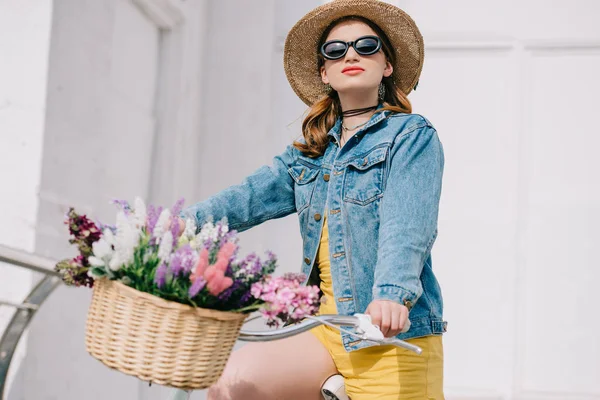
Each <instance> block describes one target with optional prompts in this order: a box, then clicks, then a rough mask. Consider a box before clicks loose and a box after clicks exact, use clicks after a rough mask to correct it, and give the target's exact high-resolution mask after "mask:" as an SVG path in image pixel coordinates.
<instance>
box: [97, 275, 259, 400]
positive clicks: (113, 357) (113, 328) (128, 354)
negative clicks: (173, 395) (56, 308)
mask: <svg viewBox="0 0 600 400" xmlns="http://www.w3.org/2000/svg"><path fill="white" fill-rule="evenodd" d="M246 317H247V314H242V313H234V312H224V311H217V310H209V309H204V308H194V307H191V306H187V305H184V304H180V303H176V302H172V301H168V300H164V299H161V298H159V297H157V296H154V295H151V294H148V293H143V292H140V291H138V290H136V289H133V288H131V287H128V286H126V285H124V284H122V283H120V282H118V281H111V280H108V279H105V278H103V279H98V280H96V281H95V283H94V291H93V297H92V303H91V305H90V309H89V312H88V318H87V326H86V341H85V344H86V349H87V351H88V352H89V353H90V354H91V355H92V356H93V357H95V358H97V359H98V360H100V361H101V362H103V363H104V364H105V365H107V366H109V367H111V368H114V369H116V370H118V371H121V372H123V373H125V374H128V375H133V376H136V377H138V378H140V379H142V380H144V381H149V382H152V383H157V384H160V385H165V386H171V387H176V388H180V389H190V390H192V389H204V388H207V387H209V386H211V385H212V384H213V383H215V382H216V381H217V380H218V379H219V377H220V376H221V374H222V373H223V369H224V368H225V364H226V363H227V360H228V358H229V355H230V354H231V350H232V348H233V346H234V344H235V342H236V340H237V338H238V335H239V332H240V329H241V327H242V325H243V323H244V320H245V319H246Z"/></svg>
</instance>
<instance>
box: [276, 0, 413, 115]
mask: <svg viewBox="0 0 600 400" xmlns="http://www.w3.org/2000/svg"><path fill="white" fill-rule="evenodd" d="M349 15H356V16H360V17H364V18H366V19H368V20H370V21H372V22H374V23H375V24H376V25H377V26H379V27H380V28H381V30H383V32H385V34H386V35H387V37H388V39H389V40H390V43H391V45H392V48H393V51H395V52H396V63H395V65H393V67H394V72H393V73H392V79H393V81H394V83H395V85H396V86H397V87H398V88H400V89H401V90H402V91H403V92H404V94H406V95H408V94H409V93H410V92H411V91H412V89H413V87H414V86H415V84H416V83H417V81H418V80H419V76H420V74H421V70H422V68H423V59H424V46H423V37H422V36H421V32H419V29H418V28H417V25H416V24H415V22H414V21H413V19H412V18H411V17H410V16H409V15H408V14H407V13H405V12H404V11H402V10H401V9H400V8H398V7H396V6H394V5H391V4H388V3H385V2H383V1H379V0H334V1H331V2H329V3H326V4H323V5H321V6H318V7H316V8H314V9H313V10H311V11H310V12H309V13H308V14H306V15H305V16H304V17H302V18H301V19H300V20H299V21H298V22H297V23H296V24H295V25H294V26H293V27H292V29H291V30H290V31H289V33H288V35H287V38H286V40H285V46H284V49H283V64H284V69H285V74H286V76H287V78H288V81H289V82H290V85H291V86H292V89H293V90H294V92H295V93H296V94H297V95H298V97H300V99H301V100H302V101H303V102H304V103H306V104H307V105H309V106H311V105H312V104H314V103H315V102H316V101H317V100H318V99H320V98H321V97H323V96H324V95H325V94H326V93H327V91H326V90H327V89H326V86H325V85H324V84H323V82H322V81H321V76H320V74H319V71H318V57H317V54H318V46H319V40H320V38H321V35H322V34H323V32H324V31H325V29H326V28H327V27H328V26H329V25H330V24H331V23H332V22H333V21H335V20H337V19H338V18H341V17H345V16H349Z"/></svg>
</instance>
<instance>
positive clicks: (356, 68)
mask: <svg viewBox="0 0 600 400" xmlns="http://www.w3.org/2000/svg"><path fill="white" fill-rule="evenodd" d="M364 70H365V69H364V68H361V67H346V68H344V69H343V70H342V73H344V72H348V71H364Z"/></svg>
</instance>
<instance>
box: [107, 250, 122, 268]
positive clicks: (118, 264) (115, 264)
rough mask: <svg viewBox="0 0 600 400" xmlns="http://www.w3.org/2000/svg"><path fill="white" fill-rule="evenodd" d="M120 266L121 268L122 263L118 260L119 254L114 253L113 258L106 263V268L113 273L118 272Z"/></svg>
mask: <svg viewBox="0 0 600 400" xmlns="http://www.w3.org/2000/svg"><path fill="white" fill-rule="evenodd" d="M122 266H123V263H122V262H121V259H120V258H119V254H118V253H116V254H115V256H114V257H113V258H112V259H111V260H110V262H109V263H108V268H110V269H111V270H113V271H118V270H120V269H121V267H122Z"/></svg>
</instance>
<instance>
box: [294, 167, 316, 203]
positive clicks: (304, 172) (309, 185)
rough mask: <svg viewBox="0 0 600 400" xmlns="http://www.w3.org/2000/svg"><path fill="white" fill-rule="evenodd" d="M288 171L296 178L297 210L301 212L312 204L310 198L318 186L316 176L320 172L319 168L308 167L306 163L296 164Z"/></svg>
mask: <svg viewBox="0 0 600 400" xmlns="http://www.w3.org/2000/svg"><path fill="white" fill-rule="evenodd" d="M288 172H289V174H290V175H291V177H292V178H293V179H294V196H295V198H296V211H297V212H298V214H300V213H301V212H302V211H304V209H306V208H307V207H308V206H309V205H310V200H311V198H312V195H313V192H314V190H315V186H316V181H315V178H316V177H317V175H318V174H319V168H318V167H308V166H306V165H294V166H293V167H290V168H289V169H288Z"/></svg>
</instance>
